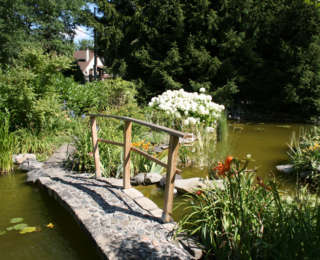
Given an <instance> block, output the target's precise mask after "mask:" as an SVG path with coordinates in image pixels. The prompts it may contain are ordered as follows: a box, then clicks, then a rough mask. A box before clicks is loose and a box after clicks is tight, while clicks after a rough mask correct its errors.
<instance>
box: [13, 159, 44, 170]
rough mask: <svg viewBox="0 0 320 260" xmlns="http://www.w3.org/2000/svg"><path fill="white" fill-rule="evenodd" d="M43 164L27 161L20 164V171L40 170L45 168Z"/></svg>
mask: <svg viewBox="0 0 320 260" xmlns="http://www.w3.org/2000/svg"><path fill="white" fill-rule="evenodd" d="M43 165H44V164H43V163H41V162H38V161H36V160H30V159H28V160H25V161H24V162H23V163H22V164H20V166H19V169H20V170H23V171H32V170H34V169H40V168H42V167H43Z"/></svg>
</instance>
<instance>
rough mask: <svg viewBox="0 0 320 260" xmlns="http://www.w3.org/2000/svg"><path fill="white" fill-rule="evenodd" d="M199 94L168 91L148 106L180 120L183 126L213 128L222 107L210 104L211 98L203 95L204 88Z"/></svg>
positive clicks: (181, 90)
mask: <svg viewBox="0 0 320 260" xmlns="http://www.w3.org/2000/svg"><path fill="white" fill-rule="evenodd" d="M200 92H201V93H197V92H193V93H190V92H186V91H184V90H183V89H180V90H168V91H166V92H164V93H162V94H161V95H159V96H157V97H153V98H152V99H151V101H150V103H149V106H150V107H152V108H155V109H157V110H162V111H164V112H165V113H166V114H167V115H170V116H172V117H174V118H175V119H179V120H181V122H182V123H183V125H184V126H192V125H197V124H200V123H203V124H204V125H206V126H214V125H215V124H216V122H217V119H219V117H220V116H221V113H222V111H223V110H224V106H223V105H219V104H217V103H214V102H212V97H211V96H210V95H206V94H204V92H205V89H204V88H201V89H200Z"/></svg>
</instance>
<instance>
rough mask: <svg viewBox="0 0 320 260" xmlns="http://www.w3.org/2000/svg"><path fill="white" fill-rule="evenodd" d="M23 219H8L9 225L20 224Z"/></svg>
mask: <svg viewBox="0 0 320 260" xmlns="http://www.w3.org/2000/svg"><path fill="white" fill-rule="evenodd" d="M22 221H23V218H12V219H10V223H12V224H14V223H19V222H22Z"/></svg>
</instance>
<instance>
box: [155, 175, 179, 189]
mask: <svg viewBox="0 0 320 260" xmlns="http://www.w3.org/2000/svg"><path fill="white" fill-rule="evenodd" d="M181 179H182V177H181V175H180V174H176V178H175V182H176V181H177V180H181ZM159 185H160V187H164V186H166V176H163V177H162V178H161V180H160V182H159Z"/></svg>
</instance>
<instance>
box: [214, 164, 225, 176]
mask: <svg viewBox="0 0 320 260" xmlns="http://www.w3.org/2000/svg"><path fill="white" fill-rule="evenodd" d="M213 170H215V171H217V172H218V174H219V175H224V165H223V163H222V162H218V165H217V166H216V167H214V168H213Z"/></svg>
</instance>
